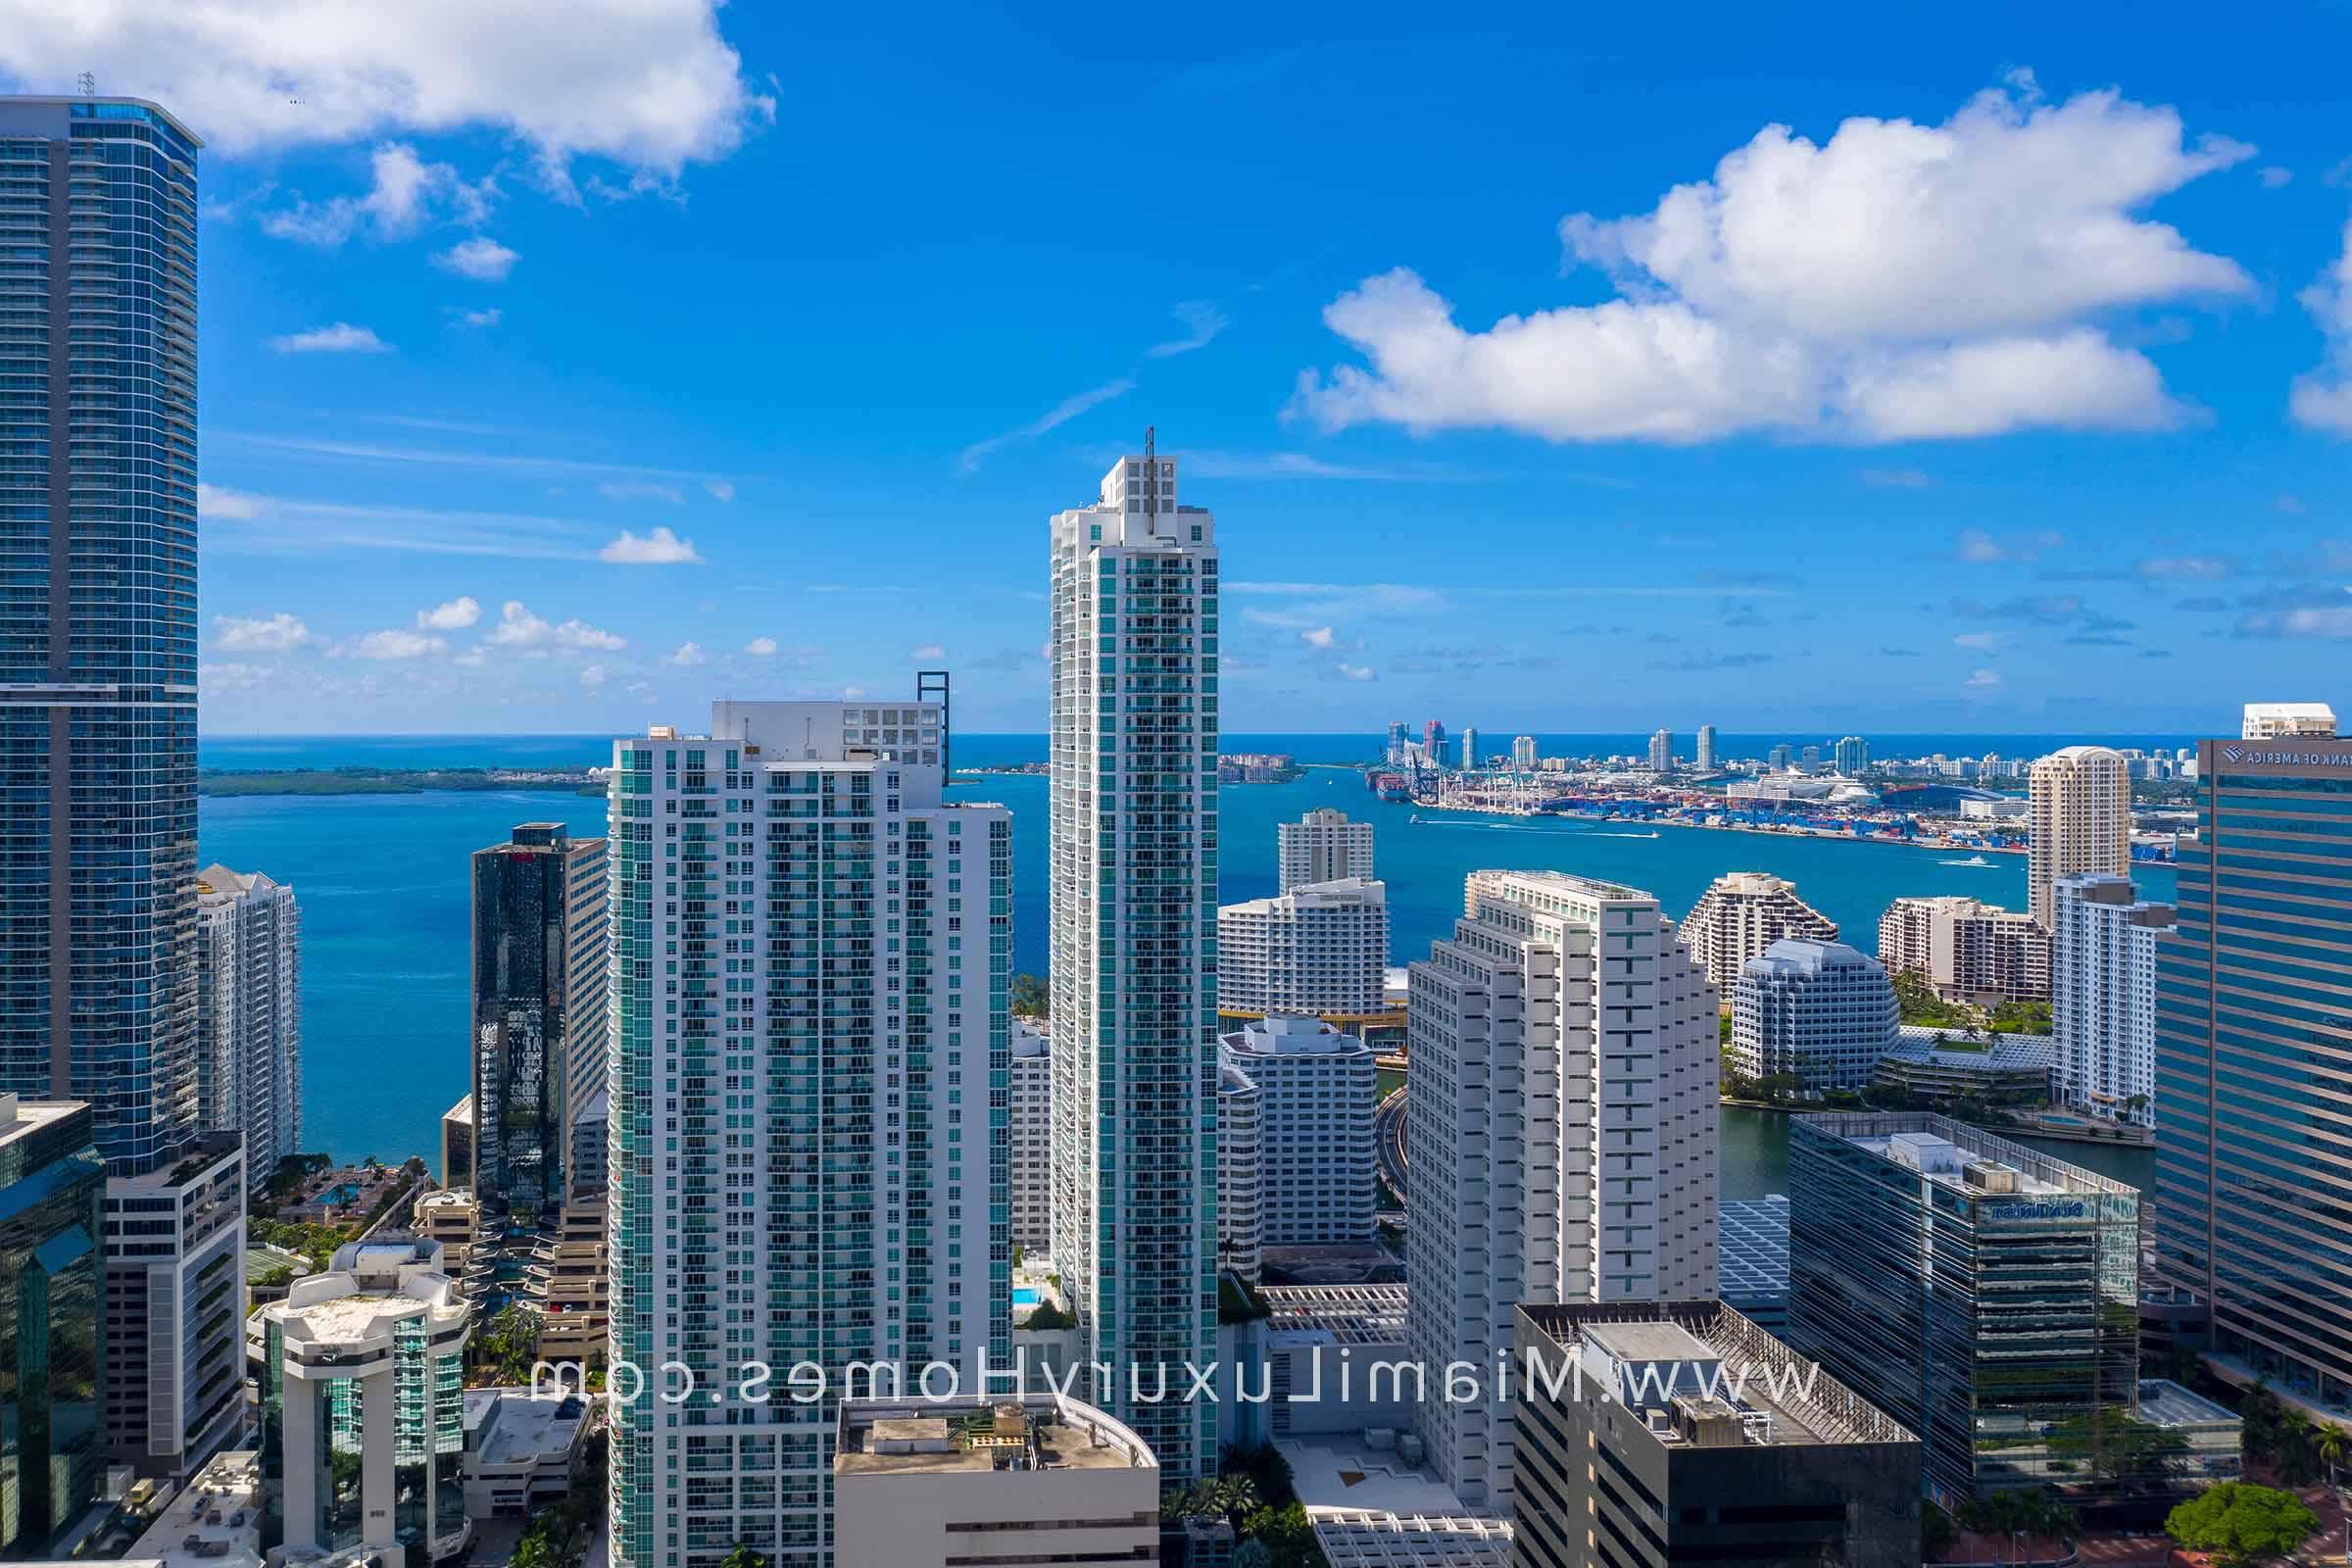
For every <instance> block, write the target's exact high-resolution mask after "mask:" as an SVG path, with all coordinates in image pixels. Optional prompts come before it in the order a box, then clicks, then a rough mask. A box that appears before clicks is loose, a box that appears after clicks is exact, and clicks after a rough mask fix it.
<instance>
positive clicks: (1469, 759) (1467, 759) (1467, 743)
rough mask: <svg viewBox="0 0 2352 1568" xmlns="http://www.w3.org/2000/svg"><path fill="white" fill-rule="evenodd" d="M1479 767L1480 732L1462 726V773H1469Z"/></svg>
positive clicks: (1467, 726)
mask: <svg viewBox="0 0 2352 1568" xmlns="http://www.w3.org/2000/svg"><path fill="white" fill-rule="evenodd" d="M1477 766H1478V731H1477V730H1475V729H1472V728H1471V727H1470V726H1469V725H1467V724H1464V725H1463V726H1462V771H1463V772H1465V773H1467V772H1469V771H1471V770H1472V769H1473V768H1475V767H1477Z"/></svg>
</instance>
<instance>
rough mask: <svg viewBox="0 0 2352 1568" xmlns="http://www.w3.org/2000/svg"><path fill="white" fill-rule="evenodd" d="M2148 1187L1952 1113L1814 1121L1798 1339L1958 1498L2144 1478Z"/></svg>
mask: <svg viewBox="0 0 2352 1568" xmlns="http://www.w3.org/2000/svg"><path fill="white" fill-rule="evenodd" d="M2138 1307H2139V1195H2138V1194H2137V1193H2136V1192H2134V1191H2133V1190H2132V1189H2131V1188H2130V1187H2127V1186H2125V1185H2124V1184H2123V1183H2121V1182H2115V1181H2110V1180H2108V1179H2107V1178H2106V1177H2104V1176H2100V1175H2098V1174H2096V1173H2094V1172H2091V1171H2087V1170H2084V1169H2082V1167H2080V1166H2077V1165H2070V1164H2067V1163H2066V1162H2065V1161H2063V1160H2058V1159H2052V1158H2050V1157H2048V1156H2047V1155H2044V1154H2040V1153H2036V1152H2034V1151H2033V1150H2031V1149H2027V1148H2025V1147H2024V1146H2023V1145H2019V1144H2012V1143H2009V1142H2008V1141H2006V1140H2005V1139H2000V1138H1995V1137H1993V1136H1992V1135H1991V1134H1989V1133H1985V1132H1981V1131H1979V1130H1978V1129H1976V1128H1974V1127H1970V1126H1967V1125H1965V1124H1963V1123H1960V1122H1956V1121H1950V1120H1947V1119H1946V1118H1944V1117H1941V1116H1930V1115H1921V1114H1915V1113H1910V1112H1904V1113H1899V1114H1884V1113H1868V1112H1865V1113H1856V1114H1846V1115H1820V1116H1798V1117H1794V1118H1792V1119H1791V1121H1790V1122H1789V1327H1788V1332H1787V1333H1786V1334H1785V1335H1784V1336H1783V1338H1785V1339H1786V1340H1787V1341H1788V1343H1789V1346H1790V1348H1794V1349H1796V1350H1799V1351H1801V1352H1803V1353H1804V1354H1806V1355H1810V1356H1813V1357H1816V1358H1817V1359H1819V1361H1820V1362H1821V1364H1822V1365H1823V1366H1824V1367H1826V1368H1828V1369H1829V1370H1830V1372H1831V1373H1833V1374H1834V1375H1835V1376H1836V1377H1837V1378H1838V1381H1840V1382H1842V1383H1844V1384H1846V1385H1847V1386H1849V1387H1850V1388H1852V1389H1853V1391H1854V1392H1855V1393H1856V1394H1859V1395H1860V1396H1861V1397H1863V1398H1865V1399H1868V1400H1869V1401H1870V1402H1871V1403H1872V1404H1874V1405H1876V1406H1878V1407H1879V1408H1880V1409H1882V1410H1884V1411H1886V1412H1887V1414H1888V1415H1890V1416H1892V1417H1894V1419H1895V1420H1897V1421H1899V1422H1901V1423H1902V1424H1903V1425H1904V1426H1906V1427H1908V1428H1910V1429H1911V1430H1912V1431H1914V1432H1917V1433H1918V1434H1919V1436H1920V1441H1921V1442H1922V1444H1923V1445H1924V1446H1925V1449H1926V1453H1925V1459H1926V1471H1927V1477H1926V1479H1927V1493H1928V1495H1929V1496H1930V1497H1931V1498H1933V1499H1934V1500H1936V1502H1938V1503H1940V1504H1942V1505H1943V1506H1945V1507H1946V1508H1950V1507H1954V1506H1957V1505H1958V1504H1960V1503H1962V1502H1965V1501H1967V1500H1968V1499H1969V1498H1971V1497H1981V1496H1984V1495H1987V1494H1989V1493H1993V1492H1998V1491H2002V1490H2005V1489H2010V1488H2019V1487H2055V1488H2058V1489H2060V1490H2062V1491H2064V1492H2066V1493H2067V1494H2068V1495H2069V1496H2070V1498H2072V1499H2073V1500H2075V1501H2078V1502H2097V1501H2102V1500H2105V1499H2107V1498H2108V1497H2110V1496H2112V1495H2114V1494H2116V1493H2117V1492H2118V1491H2120V1490H2122V1489H2123V1488H2124V1487H2125V1486H2126V1485H2127V1484H2129V1483H2131V1481H2132V1480H2133V1478H2132V1477H2131V1475H2130V1473H2129V1471H2128V1468H2127V1467H2126V1466H2124V1465H2123V1464H2122V1454H2123V1449H2122V1446H2121V1445H2122V1443H2123V1441H2124V1439H2125V1438H2126V1436H2127V1435H2128V1428H2126V1427H2125V1425H2124V1418H2125V1417H2129V1416H2133V1415H2135V1414H2136V1413H2137V1409H2138V1400H2139V1311H2138Z"/></svg>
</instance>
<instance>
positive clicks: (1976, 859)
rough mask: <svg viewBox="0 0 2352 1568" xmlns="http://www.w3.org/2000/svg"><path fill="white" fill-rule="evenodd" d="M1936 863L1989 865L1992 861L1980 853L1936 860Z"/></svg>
mask: <svg viewBox="0 0 2352 1568" xmlns="http://www.w3.org/2000/svg"><path fill="white" fill-rule="evenodd" d="M1991 863H1992V862H1991V861H1990V860H1987V859H1986V858H1985V857H1983V856H1982V855H1972V856H1970V857H1969V858H1967V859H1965V860H1938V861H1936V864H1937V865H1990V864H1991Z"/></svg>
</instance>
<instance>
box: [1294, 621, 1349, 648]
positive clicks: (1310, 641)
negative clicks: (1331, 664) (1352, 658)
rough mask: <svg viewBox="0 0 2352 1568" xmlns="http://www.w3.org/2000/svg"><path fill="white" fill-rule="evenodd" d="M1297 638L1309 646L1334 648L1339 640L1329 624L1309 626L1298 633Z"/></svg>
mask: <svg viewBox="0 0 2352 1568" xmlns="http://www.w3.org/2000/svg"><path fill="white" fill-rule="evenodd" d="M1299 641H1300V642H1302V643H1304V644H1306V646H1307V647H1309V648H1336V647H1338V646H1339V641H1340V639H1339V637H1338V635H1337V634H1336V633H1335V632H1333V631H1332V629H1331V628H1330V627H1329V626H1309V627H1308V628H1307V629H1306V630H1304V631H1302V632H1300V633H1299Z"/></svg>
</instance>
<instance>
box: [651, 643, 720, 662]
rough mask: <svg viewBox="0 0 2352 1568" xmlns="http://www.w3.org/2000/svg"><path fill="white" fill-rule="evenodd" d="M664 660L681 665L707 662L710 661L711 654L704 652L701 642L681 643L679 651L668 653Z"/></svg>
mask: <svg viewBox="0 0 2352 1568" xmlns="http://www.w3.org/2000/svg"><path fill="white" fill-rule="evenodd" d="M662 662H663V663H665V664H679V665H688V664H707V663H709V662H711V656H710V655H709V654H707V653H705V652H703V645H702V644H701V643H680V644H678V651H677V652H676V653H674V654H670V655H668V656H667V657H665V658H664V659H663V660H662Z"/></svg>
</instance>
